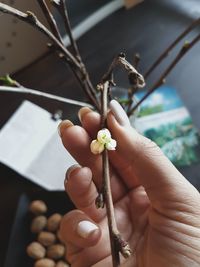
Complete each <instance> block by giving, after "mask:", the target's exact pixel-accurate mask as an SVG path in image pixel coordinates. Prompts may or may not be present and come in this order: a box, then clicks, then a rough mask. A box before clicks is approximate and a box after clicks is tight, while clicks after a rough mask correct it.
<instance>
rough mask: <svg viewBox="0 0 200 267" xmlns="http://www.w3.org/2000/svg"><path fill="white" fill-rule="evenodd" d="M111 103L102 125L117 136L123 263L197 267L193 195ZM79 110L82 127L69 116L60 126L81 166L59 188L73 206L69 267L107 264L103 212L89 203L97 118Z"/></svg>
mask: <svg viewBox="0 0 200 267" xmlns="http://www.w3.org/2000/svg"><path fill="white" fill-rule="evenodd" d="M110 106H111V111H110V112H109V114H108V121H107V122H108V128H109V129H110V131H111V133H112V136H113V138H114V139H115V140H117V150H116V151H109V158H110V163H111V186H112V193H113V199H114V206H115V213H116V220H117V224H118V228H119V231H120V233H121V234H122V236H123V237H124V239H125V240H127V241H128V242H129V244H130V246H131V248H132V251H133V253H132V256H131V257H130V258H129V259H128V260H124V259H123V260H122V264H121V266H125V267H128V266H131V267H136V266H137V267H189V266H191V267H199V266H200V194H199V192H198V191H197V190H196V189H195V188H194V187H193V186H192V185H191V184H190V183H189V182H188V181H187V180H186V179H185V178H184V177H183V176H182V175H181V174H180V173H179V172H178V170H177V169H176V168H175V167H174V166H173V165H172V164H171V162H170V161H169V160H168V159H167V158H166V157H165V156H164V155H163V153H162V152H161V150H160V149H159V148H158V147H157V146H156V145H155V144H154V143H153V142H151V141H150V140H148V139H147V138H145V137H143V136H141V135H140V134H138V133H137V132H136V131H135V130H134V129H133V128H132V127H131V126H130V124H129V120H128V118H127V116H126V113H125V112H124V111H123V109H122V108H121V106H120V105H119V104H118V103H117V102H116V101H112V102H111V105H110ZM79 115H80V120H81V123H82V127H80V126H75V125H73V124H72V123H71V122H70V121H63V122H62V123H61V125H60V134H61V138H62V142H63V144H64V146H65V147H66V149H67V150H68V151H69V152H70V153H71V154H72V155H73V157H74V158H75V159H76V160H77V161H78V162H79V163H80V164H81V166H83V167H81V166H73V167H71V168H70V169H69V170H68V172H67V175H66V176H67V177H66V180H65V188H66V191H67V193H68V195H69V196H70V198H71V200H72V201H73V202H74V204H75V205H76V207H77V210H73V211H71V212H69V213H68V214H66V215H65V217H64V219H63V221H62V224H61V235H62V237H63V239H64V241H65V242H66V245H67V259H68V260H69V262H70V263H71V266H72V267H91V266H93V267H94V266H95V267H105V266H106V267H111V266H112V263H111V255H110V244H109V236H108V230H107V219H106V211H105V209H97V208H96V206H95V199H96V197H97V195H98V193H97V189H96V188H97V187H98V188H100V186H101V179H102V178H101V173H102V167H101V156H99V155H98V156H96V155H93V154H92V153H91V152H90V148H89V147H90V142H91V140H92V139H95V138H96V133H97V131H98V130H99V124H100V116H99V115H98V114H97V113H95V112H93V111H91V110H90V109H88V108H83V109H81V110H80V112H79Z"/></svg>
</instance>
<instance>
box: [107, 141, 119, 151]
mask: <svg viewBox="0 0 200 267" xmlns="http://www.w3.org/2000/svg"><path fill="white" fill-rule="evenodd" d="M105 146H106V148H107V149H108V150H115V148H116V146H117V142H116V141H115V140H114V139H111V140H110V142H108V143H106V145H105Z"/></svg>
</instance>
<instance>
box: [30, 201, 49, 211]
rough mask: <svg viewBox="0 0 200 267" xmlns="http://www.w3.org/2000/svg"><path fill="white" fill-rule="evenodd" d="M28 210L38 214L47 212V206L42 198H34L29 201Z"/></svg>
mask: <svg viewBox="0 0 200 267" xmlns="http://www.w3.org/2000/svg"><path fill="white" fill-rule="evenodd" d="M29 210H30V211H31V212H32V213H33V214H35V215H40V214H43V213H45V212H47V206H46V204H45V203H44V201H42V200H34V201H32V202H31V204H30V206H29Z"/></svg>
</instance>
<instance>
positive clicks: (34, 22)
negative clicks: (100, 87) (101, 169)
mask: <svg viewBox="0 0 200 267" xmlns="http://www.w3.org/2000/svg"><path fill="white" fill-rule="evenodd" d="M0 11H2V12H3V13H7V14H10V15H13V16H15V17H17V18H18V19H20V20H22V21H24V22H26V23H28V24H30V25H31V26H32V27H34V28H36V29H37V30H38V31H40V32H42V33H43V34H44V35H46V36H47V37H48V38H49V39H50V40H51V41H52V42H53V43H54V45H55V47H56V48H57V49H58V50H60V51H61V53H62V54H63V55H64V58H65V59H66V62H67V63H68V64H69V65H70V67H71V69H72V71H73V72H74V73H79V74H77V75H78V76H79V77H80V76H81V78H80V79H78V81H79V82H80V84H81V86H82V88H83V90H84V91H85V93H86V95H87V96H89V100H90V101H91V102H92V104H93V105H94V106H95V108H96V109H97V110H99V109H100V107H99V102H98V99H97V97H96V95H94V94H93V93H92V92H91V82H90V80H89V76H88V73H87V72H86V70H85V68H83V64H80V63H79V62H78V61H77V59H76V58H75V57H74V56H73V55H72V54H71V53H70V51H69V50H68V49H67V48H65V46H64V45H63V44H62V42H60V40H58V39H57V38H56V36H54V34H53V33H52V32H50V31H49V30H48V29H47V28H46V27H45V26H44V25H43V24H42V23H41V22H40V21H39V20H38V18H37V17H36V16H35V15H34V14H33V13H32V12H30V11H27V13H24V12H21V11H20V10H18V9H15V8H12V7H10V6H8V5H6V4H3V3H0ZM77 75H76V77H77Z"/></svg>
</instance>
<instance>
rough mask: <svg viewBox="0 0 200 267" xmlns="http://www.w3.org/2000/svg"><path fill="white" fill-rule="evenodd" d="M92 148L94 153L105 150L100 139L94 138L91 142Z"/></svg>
mask: <svg viewBox="0 0 200 267" xmlns="http://www.w3.org/2000/svg"><path fill="white" fill-rule="evenodd" d="M90 150H91V152H92V153H93V154H95V155H96V154H100V153H101V152H103V151H104V144H101V143H100V142H99V141H98V140H93V141H92V143H91V144H90Z"/></svg>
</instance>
